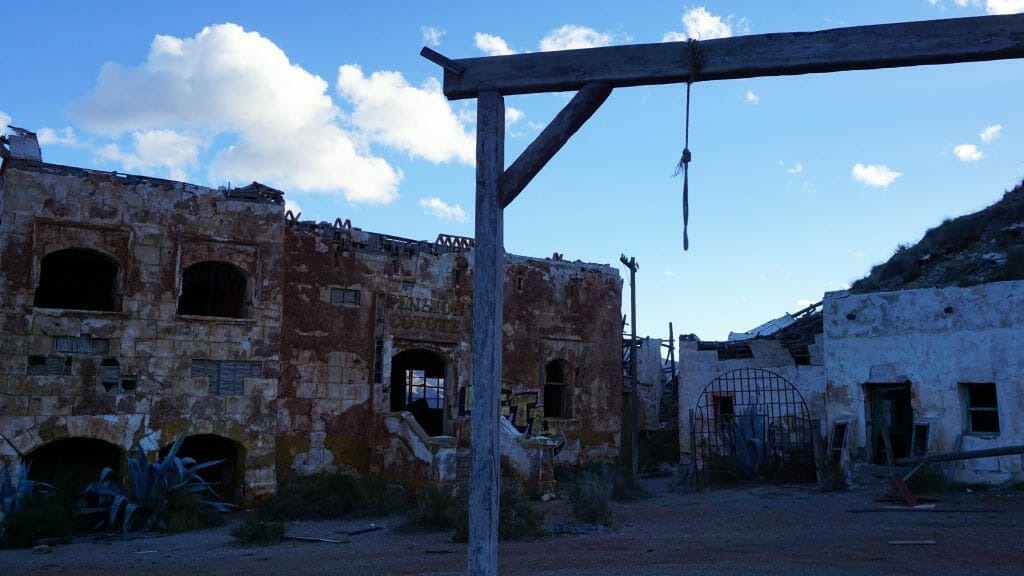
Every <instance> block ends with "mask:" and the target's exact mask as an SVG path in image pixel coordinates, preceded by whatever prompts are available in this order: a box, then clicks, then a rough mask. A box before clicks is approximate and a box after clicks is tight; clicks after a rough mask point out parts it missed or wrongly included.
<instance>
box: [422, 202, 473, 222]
mask: <svg viewBox="0 0 1024 576" xmlns="http://www.w3.org/2000/svg"><path fill="white" fill-rule="evenodd" d="M420 206H421V207H422V208H423V209H424V210H426V211H427V212H428V213H429V214H433V215H434V216H437V217H438V218H444V219H445V220H454V221H456V222H465V221H466V219H467V216H466V211H465V210H463V209H462V206H459V205H458V204H456V205H454V206H452V205H450V204H448V203H446V202H445V201H444V200H441V199H440V198H420Z"/></svg>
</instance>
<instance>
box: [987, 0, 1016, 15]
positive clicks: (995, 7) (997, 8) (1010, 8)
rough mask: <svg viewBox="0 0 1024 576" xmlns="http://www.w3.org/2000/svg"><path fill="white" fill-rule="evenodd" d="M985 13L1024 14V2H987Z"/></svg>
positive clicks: (997, 0) (995, 0) (1004, 0)
mask: <svg viewBox="0 0 1024 576" xmlns="http://www.w3.org/2000/svg"><path fill="white" fill-rule="evenodd" d="M985 12H988V13H989V14H1016V13H1018V12H1024V0H987V1H986V2H985Z"/></svg>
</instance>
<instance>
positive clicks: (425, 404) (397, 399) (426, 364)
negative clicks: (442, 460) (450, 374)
mask: <svg viewBox="0 0 1024 576" xmlns="http://www.w3.org/2000/svg"><path fill="white" fill-rule="evenodd" d="M447 369H448V364H447V362H445V359H444V357H442V356H441V355H439V354H436V353H434V352H431V351H429V350H407V351H405V352H402V353H400V354H397V355H396V356H395V357H394V358H392V359H391V410H393V411H399V410H407V411H408V412H409V413H411V414H412V415H413V417H414V418H416V421H417V422H418V423H419V424H420V426H422V427H423V430H424V431H425V432H426V433H427V434H429V435H431V436H441V435H443V434H444V399H445V377H446V372H447Z"/></svg>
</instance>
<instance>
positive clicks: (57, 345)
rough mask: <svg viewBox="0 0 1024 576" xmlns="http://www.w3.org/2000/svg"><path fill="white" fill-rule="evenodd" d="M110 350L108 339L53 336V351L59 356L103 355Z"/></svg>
mask: <svg viewBox="0 0 1024 576" xmlns="http://www.w3.org/2000/svg"><path fill="white" fill-rule="evenodd" d="M109 350H110V339H108V338H93V337H92V336H88V335H86V336H54V337H53V351H54V352H58V353H61V354H96V355H103V354H106V353H107V352H108V351H109Z"/></svg>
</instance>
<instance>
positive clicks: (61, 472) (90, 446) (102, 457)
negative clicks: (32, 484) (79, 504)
mask: <svg viewBox="0 0 1024 576" xmlns="http://www.w3.org/2000/svg"><path fill="white" fill-rule="evenodd" d="M121 455H122V452H121V449H120V448H119V447H118V446H116V445H114V444H111V443H110V442H106V441H103V440H97V439H96V438H64V439H61V440H54V441H53V442H50V443H48V444H44V445H42V446H40V447H38V448H36V449H35V450H32V451H31V452H29V453H28V454H26V455H25V464H26V465H27V466H29V473H28V477H29V478H31V479H32V480H36V481H39V482H47V483H49V484H52V485H53V486H54V487H56V489H57V490H58V491H60V492H61V493H62V494H67V495H69V496H71V497H72V498H74V497H76V496H78V495H79V494H81V493H82V492H83V491H84V490H85V488H86V486H88V485H89V484H90V483H92V482H95V481H97V480H99V477H100V472H102V471H103V469H104V468H110V469H111V470H113V471H114V472H119V471H120V470H121Z"/></svg>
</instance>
